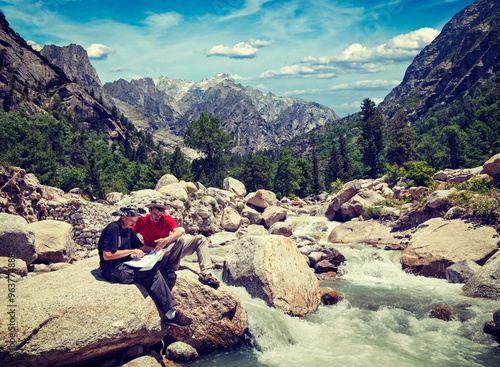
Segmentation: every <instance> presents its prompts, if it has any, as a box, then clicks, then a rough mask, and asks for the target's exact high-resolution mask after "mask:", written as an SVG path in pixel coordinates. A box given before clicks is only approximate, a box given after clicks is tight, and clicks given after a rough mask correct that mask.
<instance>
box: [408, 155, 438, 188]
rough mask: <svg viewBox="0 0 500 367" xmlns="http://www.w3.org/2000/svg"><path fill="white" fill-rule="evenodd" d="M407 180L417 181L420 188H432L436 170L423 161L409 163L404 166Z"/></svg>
mask: <svg viewBox="0 0 500 367" xmlns="http://www.w3.org/2000/svg"><path fill="white" fill-rule="evenodd" d="M404 168H405V170H406V174H405V178H408V179H410V180H413V181H415V183H416V184H417V185H419V186H430V185H431V184H432V183H433V180H432V176H433V175H434V172H435V170H434V169H433V168H431V167H429V166H428V165H427V162H423V161H409V162H406V163H405V164H404Z"/></svg>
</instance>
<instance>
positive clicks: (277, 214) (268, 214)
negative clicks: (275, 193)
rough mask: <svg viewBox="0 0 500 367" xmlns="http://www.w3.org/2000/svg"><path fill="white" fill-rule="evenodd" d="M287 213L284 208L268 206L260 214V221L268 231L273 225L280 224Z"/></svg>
mask: <svg viewBox="0 0 500 367" xmlns="http://www.w3.org/2000/svg"><path fill="white" fill-rule="evenodd" d="M286 215H287V211H286V209H285V208H282V207H280V206H276V205H273V206H269V207H267V208H266V209H265V210H264V213H262V221H263V222H264V227H266V228H267V229H269V228H270V227H271V226H272V225H273V224H274V223H276V222H281V221H283V220H285V219H286Z"/></svg>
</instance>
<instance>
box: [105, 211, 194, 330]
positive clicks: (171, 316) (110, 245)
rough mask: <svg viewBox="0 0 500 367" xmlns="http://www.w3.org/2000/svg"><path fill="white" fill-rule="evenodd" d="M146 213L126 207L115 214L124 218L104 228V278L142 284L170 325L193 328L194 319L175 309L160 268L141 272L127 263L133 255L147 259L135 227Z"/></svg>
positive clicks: (164, 319) (174, 302)
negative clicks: (138, 219) (190, 326)
mask: <svg viewBox="0 0 500 367" xmlns="http://www.w3.org/2000/svg"><path fill="white" fill-rule="evenodd" d="M145 213H146V211H145V210H144V209H139V208H137V207H135V206H127V207H122V208H120V209H119V210H118V211H116V212H114V213H112V215H114V216H119V217H120V218H119V219H118V220H117V221H116V222H111V223H110V224H108V225H107V226H106V228H104V230H103V231H102V233H101V236H100V238H99V243H98V245H97V247H98V250H99V257H100V267H101V270H102V275H103V277H104V278H105V279H106V280H108V281H116V282H119V283H125V284H129V283H139V284H141V285H142V286H144V287H145V288H146V289H147V290H148V291H149V293H150V295H151V297H152V298H153V300H154V301H155V303H156V305H157V307H158V310H159V311H160V314H161V315H162V319H163V321H164V323H165V324H166V325H171V326H181V327H183V326H189V325H191V323H192V322H193V320H192V319H191V318H189V317H187V316H185V315H183V314H182V313H181V312H180V311H179V310H175V309H174V306H175V305H176V301H175V299H174V297H173V296H172V294H171V293H170V289H169V288H168V286H167V283H166V282H165V279H164V278H163V276H162V274H161V272H160V271H159V270H158V266H155V267H153V268H152V269H151V270H148V271H140V268H134V267H131V266H128V265H127V264H124V263H125V262H126V261H129V260H132V257H133V256H135V257H143V256H144V251H143V250H144V246H143V244H142V242H141V240H140V239H139V238H138V237H137V235H136V234H135V232H134V231H133V230H132V229H131V228H132V226H133V225H134V224H135V222H136V221H137V218H138V217H140V216H141V215H142V214H145Z"/></svg>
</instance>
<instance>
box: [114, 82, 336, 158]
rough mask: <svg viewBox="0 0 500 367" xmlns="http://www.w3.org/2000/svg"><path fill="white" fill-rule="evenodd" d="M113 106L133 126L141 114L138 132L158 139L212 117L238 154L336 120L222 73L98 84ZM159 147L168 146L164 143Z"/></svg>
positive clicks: (309, 105) (275, 144) (306, 104)
mask: <svg viewBox="0 0 500 367" xmlns="http://www.w3.org/2000/svg"><path fill="white" fill-rule="evenodd" d="M104 89H105V91H106V92H107V93H108V95H109V96H111V97H112V98H113V101H114V103H115V105H116V106H117V107H118V108H120V109H121V110H122V111H123V112H124V113H125V115H126V116H127V117H128V118H129V119H131V121H133V122H134V123H136V122H135V119H134V113H135V114H136V115H139V114H142V116H144V118H145V119H144V118H143V119H140V120H146V121H147V122H148V125H149V126H145V124H144V121H142V123H139V124H138V125H140V126H141V127H142V128H145V129H146V130H149V131H152V132H153V135H154V136H155V137H156V138H157V139H159V140H161V139H160V137H161V134H165V132H170V133H171V134H172V135H174V136H177V137H182V136H183V134H184V132H185V130H186V128H187V126H188V125H189V123H190V122H191V121H192V120H194V119H197V118H198V117H199V115H200V113H201V112H205V113H208V114H210V113H212V114H214V115H216V116H218V117H219V118H220V119H221V120H222V121H223V122H224V125H223V126H224V128H225V129H226V131H234V132H235V136H236V142H237V144H238V148H237V149H236V151H238V152H246V151H250V150H253V151H255V150H260V149H272V148H277V147H279V146H280V145H282V144H283V143H286V142H288V141H289V140H290V139H292V138H293V137H295V136H297V135H300V134H304V133H306V132H308V131H310V130H312V129H314V128H317V127H319V126H324V125H325V124H328V123H333V122H335V121H336V120H338V116H337V115H336V114H335V112H333V111H332V110H331V109H329V108H327V107H325V106H321V105H319V104H317V103H309V102H306V101H304V100H301V99H298V98H283V97H277V96H275V95H273V94H272V93H268V94H263V93H262V92H260V91H258V90H254V89H252V88H250V87H244V86H242V85H241V84H238V83H236V82H235V81H234V79H232V78H231V76H229V75H227V74H217V75H215V76H214V77H213V78H211V79H204V80H201V81H199V82H192V81H188V80H173V79H169V78H166V77H163V76H160V77H159V78H158V79H155V80H153V79H150V78H143V79H139V80H132V81H131V82H127V81H125V80H122V79H121V80H118V81H115V82H113V83H106V84H105V85H104ZM164 143H165V145H168V143H167V142H166V141H164Z"/></svg>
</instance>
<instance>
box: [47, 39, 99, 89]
mask: <svg viewBox="0 0 500 367" xmlns="http://www.w3.org/2000/svg"><path fill="white" fill-rule="evenodd" d="M40 55H42V56H43V57H45V58H46V59H47V60H49V61H50V62H51V63H52V64H54V65H57V66H58V67H59V68H61V69H62V71H64V73H65V74H66V75H67V76H68V78H69V79H70V80H73V81H76V83H78V84H80V85H82V86H85V87H102V83H101V80H100V79H99V75H97V71H96V70H95V69H94V67H93V66H92V64H91V63H90V61H89V57H88V54H87V51H86V50H85V49H84V48H83V47H82V46H80V45H75V44H74V43H72V44H70V45H69V46H65V47H59V46H56V45H45V46H43V48H42V49H41V50H40Z"/></svg>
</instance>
